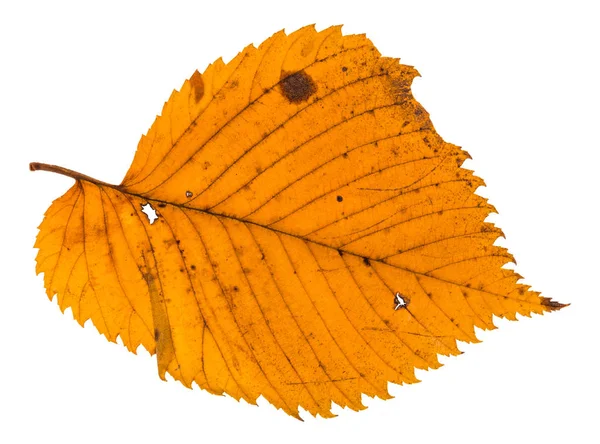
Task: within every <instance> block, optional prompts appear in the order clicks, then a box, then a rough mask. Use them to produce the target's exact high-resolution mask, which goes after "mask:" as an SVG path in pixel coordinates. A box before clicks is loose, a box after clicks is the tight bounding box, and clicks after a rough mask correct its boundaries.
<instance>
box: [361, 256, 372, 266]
mask: <svg viewBox="0 0 600 444" xmlns="http://www.w3.org/2000/svg"><path fill="white" fill-rule="evenodd" d="M363 263H364V264H365V265H366V266H367V267H370V266H371V261H370V260H369V258H368V257H363Z"/></svg>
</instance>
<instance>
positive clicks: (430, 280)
mask: <svg viewBox="0 0 600 444" xmlns="http://www.w3.org/2000/svg"><path fill="white" fill-rule="evenodd" d="M417 75H418V73H417V71H416V70H415V69H414V68H412V67H410V66H405V65H402V64H400V63H399V61H398V60H397V59H393V58H387V57H381V55H380V54H379V52H378V51H377V49H376V48H375V47H374V46H373V44H372V43H371V42H370V41H369V40H368V39H367V38H366V37H365V36H363V35H349V36H342V34H341V31H340V27H332V28H329V29H326V30H324V31H321V32H316V31H315V30H314V28H313V27H306V28H303V29H300V30H298V31H296V32H294V33H292V34H290V35H289V36H288V35H286V34H285V33H284V32H279V33H276V34H275V35H273V36H272V37H271V38H269V39H268V40H266V41H265V42H264V43H262V44H261V45H260V47H259V48H255V47H253V46H249V47H247V48H245V49H244V50H243V51H242V52H241V53H240V54H239V55H238V56H236V57H235V58H234V59H233V60H232V61H231V62H229V63H227V64H225V63H223V61H222V60H220V59H219V60H217V61H216V62H215V63H213V64H212V65H210V66H209V67H208V68H207V69H206V71H205V72H204V73H203V74H200V73H199V72H195V73H194V74H193V75H192V76H191V78H190V79H189V80H187V81H185V82H184V84H183V86H182V87H181V89H180V90H179V91H175V92H173V94H172V95H171V97H170V99H169V100H168V102H167V103H166V104H165V106H164V108H163V111H162V115H161V116H160V117H158V118H157V119H156V121H155V122H154V124H153V125H152V127H151V128H150V130H149V132H148V134H147V135H145V136H143V137H142V139H141V141H140V143H139V146H138V149H137V152H136V154H135V158H134V160H133V163H132V165H131V167H130V169H129V171H128V172H127V175H126V176H125V179H124V180H123V182H122V183H121V184H120V185H117V186H115V185H110V184H107V183H104V182H101V181H98V180H95V179H92V178H90V177H87V176H84V175H82V174H80V173H76V172H73V171H71V170H67V169H65V168H61V167H56V166H52V165H45V164H37V163H33V164H31V169H32V170H48V171H53V172H57V173H60V174H65V175H67V176H70V177H73V178H74V179H76V183H75V185H74V186H73V187H72V188H71V189H70V190H69V191H68V192H67V193H66V194H65V195H64V196H62V197H60V198H59V199H57V200H56V201H55V202H54V203H53V204H52V205H51V207H50V208H49V209H48V211H47V213H46V215H45V218H44V221H43V222H42V224H41V226H40V232H39V235H38V238H37V242H36V244H35V246H36V247H37V248H39V253H38V256H37V272H38V273H41V272H43V273H44V281H45V286H46V290H47V294H48V296H49V297H50V298H52V297H53V296H54V295H55V294H56V295H57V300H58V304H59V306H60V308H61V309H62V310H65V309H66V308H67V307H70V308H71V309H72V312H73V315H74V317H75V319H76V320H77V321H78V322H79V323H81V324H82V325H83V323H84V322H86V321H87V320H88V319H91V320H92V322H93V323H94V325H95V326H96V328H97V329H98V330H99V331H100V332H101V333H102V334H104V335H105V336H106V337H107V338H108V339H109V340H110V341H116V339H117V337H119V336H120V337H121V339H122V341H123V343H124V344H125V346H126V347H127V348H128V349H129V350H131V351H132V352H135V350H136V349H137V348H138V346H140V345H142V346H143V347H144V348H145V349H147V350H148V351H149V352H150V353H156V355H157V362H158V370H159V374H160V376H161V377H162V378H164V377H165V374H166V373H167V372H168V373H169V374H171V375H172V376H173V377H174V378H175V379H177V380H179V381H181V382H182V383H183V384H184V385H186V386H188V387H191V386H192V383H194V382H196V383H197V384H198V385H199V386H200V387H201V388H203V389H205V390H208V391H210V392H212V393H215V394H222V393H227V394H229V395H231V396H232V397H234V398H236V399H245V400H246V401H247V402H249V403H255V402H256V399H257V398H258V397H259V396H260V395H262V396H264V397H265V398H266V399H267V400H269V401H270V402H271V403H272V404H273V405H275V406H276V407H278V408H281V409H283V410H284V411H285V412H287V413H288V414H290V415H293V416H295V417H299V416H298V408H299V407H302V408H304V409H306V410H307V411H309V412H310V413H311V414H313V415H317V414H319V415H321V416H323V417H330V416H332V413H331V411H330V409H331V403H332V402H335V403H336V404H338V405H340V406H342V407H345V406H347V407H350V408H352V409H355V410H360V409H363V408H364V406H363V404H362V402H361V396H362V394H367V395H369V396H378V397H380V398H384V399H385V398H388V397H389V394H388V391H387V386H388V382H393V383H396V384H403V383H413V382H417V379H416V377H415V372H414V370H415V368H419V369H428V368H437V367H439V366H440V363H439V361H438V357H437V356H438V354H442V355H456V354H459V353H460V351H459V350H458V348H457V345H456V341H457V340H460V341H465V342H477V337H476V336H475V331H474V327H479V328H481V329H491V328H494V326H493V323H492V316H493V315H496V316H499V317H505V318H508V319H516V314H517V313H519V314H522V315H525V316H529V315H530V314H531V313H538V314H541V313H543V312H546V311H552V310H556V309H559V308H561V307H563V305H562V304H559V303H557V302H553V301H551V300H549V299H547V298H544V297H541V296H540V295H539V293H537V292H533V291H530V290H529V287H528V286H526V285H522V284H519V283H517V281H518V280H519V279H520V276H519V275H518V274H516V273H514V272H513V271H512V270H509V269H505V268H503V265H505V264H506V263H508V262H512V261H513V260H514V259H513V257H512V256H511V255H510V254H509V253H508V252H507V251H506V249H504V248H502V247H499V246H496V245H494V242H495V240H496V239H497V238H498V237H499V236H501V235H502V232H501V231H500V229H498V228H497V227H495V226H494V225H493V224H491V223H487V222H485V219H486V217H487V216H488V215H489V214H490V213H491V212H493V211H494V208H493V207H492V206H491V205H490V204H489V203H488V202H487V200H486V199H484V198H482V197H480V196H478V195H476V194H475V190H476V189H477V188H478V187H479V186H482V185H483V181H482V180H481V179H480V178H478V177H476V176H474V175H473V173H472V172H471V171H469V170H467V169H464V168H461V164H462V163H463V162H464V160H465V159H467V158H469V155H468V154H467V153H466V152H465V151H463V150H461V149H460V148H459V147H457V146H455V145H452V144H450V143H446V142H445V141H444V140H443V139H442V138H441V137H440V136H439V135H438V134H437V133H436V131H435V129H434V127H433V125H432V123H431V121H430V119H429V115H428V113H427V112H426V111H425V110H424V109H423V108H422V107H421V105H420V104H419V103H418V102H417V101H415V99H414V98H413V96H412V93H411V89H410V86H411V83H412V80H413V78H414V77H415V76H417ZM147 204H149V205H151V207H152V208H154V209H155V210H156V213H157V216H158V218H157V220H156V221H154V223H150V222H149V220H148V217H147V216H146V214H144V212H143V207H144V206H145V205H147Z"/></svg>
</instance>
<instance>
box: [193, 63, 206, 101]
mask: <svg viewBox="0 0 600 444" xmlns="http://www.w3.org/2000/svg"><path fill="white" fill-rule="evenodd" d="M190 85H191V87H192V95H193V97H194V100H195V101H196V103H198V102H199V101H200V99H202V96H204V80H202V74H200V73H199V72H198V71H195V72H194V74H192V77H191V78H190Z"/></svg>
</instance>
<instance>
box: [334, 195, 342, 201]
mask: <svg viewBox="0 0 600 444" xmlns="http://www.w3.org/2000/svg"><path fill="white" fill-rule="evenodd" d="M335 200H337V201H338V202H341V201H343V200H344V198H343V197H342V196H338V197H336V198H335Z"/></svg>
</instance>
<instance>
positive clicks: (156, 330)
mask: <svg viewBox="0 0 600 444" xmlns="http://www.w3.org/2000/svg"><path fill="white" fill-rule="evenodd" d="M158 338H160V331H158V328H155V329H154V340H155V341H158Z"/></svg>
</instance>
